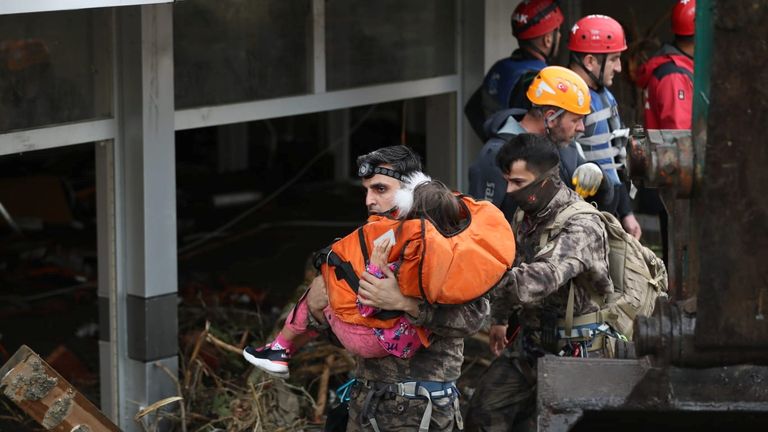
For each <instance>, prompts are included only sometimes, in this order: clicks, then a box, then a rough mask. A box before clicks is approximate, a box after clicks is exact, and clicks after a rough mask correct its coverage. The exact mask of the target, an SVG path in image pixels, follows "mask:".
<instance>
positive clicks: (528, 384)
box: [466, 134, 613, 431]
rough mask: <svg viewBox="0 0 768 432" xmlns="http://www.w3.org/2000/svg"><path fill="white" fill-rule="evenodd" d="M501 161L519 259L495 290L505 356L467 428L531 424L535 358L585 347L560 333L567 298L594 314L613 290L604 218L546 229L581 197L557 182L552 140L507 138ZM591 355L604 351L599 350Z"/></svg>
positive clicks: (480, 391) (478, 397)
mask: <svg viewBox="0 0 768 432" xmlns="http://www.w3.org/2000/svg"><path fill="white" fill-rule="evenodd" d="M497 161H498V164H499V167H500V168H501V169H502V171H503V172H504V176H505V178H506V180H507V183H508V186H507V192H508V193H509V194H510V196H511V197H512V199H514V201H515V202H516V203H517V205H518V206H519V208H520V216H522V217H521V218H520V220H519V222H518V221H517V217H518V216H516V223H515V224H514V225H513V230H514V232H515V237H516V239H517V248H518V249H517V250H518V257H517V259H516V263H515V266H514V267H513V268H512V269H511V270H509V271H508V272H507V274H506V275H505V276H504V277H503V278H502V279H501V281H500V282H499V284H498V285H497V287H496V288H495V289H494V291H493V292H492V294H491V298H492V302H491V324H492V325H491V329H490V334H489V336H490V345H491V351H492V352H493V354H494V355H499V354H501V355H500V357H498V358H496V359H495V360H494V361H493V363H491V365H490V366H489V367H488V369H487V370H486V371H485V373H484V374H483V376H482V377H481V378H480V380H479V383H478V386H477V388H476V391H475V394H474V395H473V396H472V399H471V401H470V403H469V409H468V412H467V419H466V424H467V430H468V431H509V430H512V429H513V428H515V427H523V428H530V427H531V426H533V424H534V422H535V419H534V417H533V415H534V412H535V405H536V362H537V359H538V358H539V357H541V356H543V355H545V354H548V353H549V354H557V353H559V352H561V350H562V351H563V352H564V353H565V355H577V356H578V355H579V354H580V348H575V347H571V346H570V345H566V344H564V340H563V339H557V336H556V335H557V334H558V328H559V327H562V326H563V325H562V321H563V319H564V318H565V316H566V310H567V309H568V308H569V306H568V304H571V305H572V308H571V310H572V312H573V314H574V315H577V316H578V315H585V314H589V313H591V312H596V311H598V310H599V309H600V305H599V303H598V301H601V300H600V299H602V297H603V296H605V295H606V294H608V293H611V292H613V285H612V283H611V279H610V276H609V269H608V239H607V235H606V232H605V229H604V227H603V225H602V222H601V221H600V218H599V216H597V215H595V214H578V215H575V216H573V217H571V218H569V219H568V220H567V221H565V223H564V226H563V227H562V229H561V230H560V231H559V233H558V234H556V235H554V236H553V237H552V238H549V237H548V235H547V233H548V228H549V227H550V225H551V224H552V223H553V222H554V220H555V217H556V216H557V215H558V213H559V212H560V211H561V210H563V209H565V208H566V207H568V206H569V205H571V204H572V203H574V202H576V201H580V200H581V198H580V197H579V196H578V195H577V194H576V193H575V192H573V191H572V190H571V189H569V188H568V187H566V186H565V185H564V184H563V183H562V182H561V181H560V176H559V174H558V168H557V164H558V161H559V158H558V154H557V150H556V148H555V147H554V145H552V144H551V143H550V142H549V140H548V139H547V138H546V137H542V136H539V135H532V134H521V135H517V136H515V137H514V138H512V139H511V140H510V141H509V142H508V143H506V144H504V146H503V147H502V148H501V150H500V151H499V154H498V158H497ZM542 236H543V237H542ZM542 239H545V241H542ZM590 293H591V294H590ZM514 314H517V315H519V322H520V323H521V327H519V329H518V330H515V331H514V332H512V336H511V337H510V338H508V336H507V323H508V322H509V319H510V317H512V316H513V315H514ZM566 327H567V325H566ZM574 328H575V327H574ZM510 339H511V343H510ZM507 346H509V348H506V347H507ZM579 346H581V345H579ZM505 348H506V349H505ZM566 351H567V352H566ZM589 354H590V356H600V352H599V351H595V352H590V353H589ZM533 430H535V428H533Z"/></svg>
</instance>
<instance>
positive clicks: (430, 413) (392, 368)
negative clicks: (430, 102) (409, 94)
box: [307, 146, 490, 432]
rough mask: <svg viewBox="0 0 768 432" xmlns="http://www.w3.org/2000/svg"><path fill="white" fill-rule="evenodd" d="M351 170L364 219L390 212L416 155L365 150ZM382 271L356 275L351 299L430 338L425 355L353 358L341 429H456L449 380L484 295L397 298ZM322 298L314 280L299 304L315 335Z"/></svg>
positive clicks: (479, 316) (483, 310) (480, 318)
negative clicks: (457, 301) (450, 299)
mask: <svg viewBox="0 0 768 432" xmlns="http://www.w3.org/2000/svg"><path fill="white" fill-rule="evenodd" d="M357 164H358V167H359V171H358V175H359V176H360V177H361V178H362V183H363V187H364V188H365V190H366V206H367V207H368V211H369V212H371V213H387V212H392V211H396V210H397V209H396V208H394V201H395V194H396V192H397V190H399V189H400V188H401V187H402V183H401V181H400V178H403V177H404V176H408V175H410V174H413V173H414V172H416V171H420V170H421V164H420V162H419V159H418V156H417V155H416V154H415V153H413V152H412V151H411V150H410V149H408V148H407V147H404V146H395V147H386V148H383V149H379V150H376V151H373V152H371V153H368V154H366V155H363V156H361V157H359V158H358V160H357ZM382 271H383V272H384V274H385V276H387V277H386V278H384V279H378V278H376V276H373V275H370V274H368V273H365V272H364V273H363V274H362V275H361V277H362V279H361V280H360V291H359V293H360V294H361V295H362V294H363V293H364V294H365V298H366V299H368V300H369V301H370V305H371V306H374V307H378V308H381V309H386V310H391V311H403V312H404V313H405V317H406V318H407V319H408V320H409V321H410V322H411V323H412V324H413V325H414V326H419V327H423V328H425V329H427V330H429V331H430V332H431V333H432V335H433V336H432V338H431V344H430V346H429V348H428V349H420V350H418V351H417V352H416V354H414V355H413V357H411V358H409V359H403V358H399V357H396V356H386V357H381V358H357V360H358V361H357V368H356V371H355V375H356V377H357V382H356V383H355V384H354V386H353V388H352V391H351V396H350V401H349V421H348V422H347V431H377V432H378V431H381V432H386V431H396V430H408V431H411V430H413V431H416V430H420V431H427V430H429V431H452V430H455V429H459V430H462V429H463V423H462V421H461V414H460V413H459V410H458V396H459V395H458V391H457V389H456V386H455V381H456V379H458V378H459V375H460V374H461V365H462V362H463V360H464V337H466V336H469V335H471V334H473V333H475V332H477V331H478V330H479V329H480V328H481V327H482V325H483V322H484V319H485V316H486V315H488V313H489V310H490V306H489V302H488V298H487V296H484V297H481V298H479V299H477V300H475V301H473V302H470V303H467V304H462V305H451V306H450V307H440V306H433V305H429V304H427V303H425V302H424V301H422V300H419V299H416V298H413V297H405V296H403V294H402V293H401V292H400V288H399V286H398V284H397V279H396V278H395V277H394V275H393V274H392V271H391V270H390V269H389V268H388V267H386V266H385V268H383V269H382ZM324 293H325V289H324V283H323V280H322V278H320V279H315V281H313V286H312V287H311V288H310V290H309V292H308V294H307V303H308V306H309V309H310V312H311V315H312V317H313V318H314V320H316V321H317V322H316V323H315V324H314V326H315V327H316V328H318V329H323V325H322V324H320V323H322V322H323V321H324V318H323V316H322V309H323V308H324V307H325V306H326V305H327V304H328V298H327V295H326V294H324Z"/></svg>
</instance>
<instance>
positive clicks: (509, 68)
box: [483, 57, 547, 118]
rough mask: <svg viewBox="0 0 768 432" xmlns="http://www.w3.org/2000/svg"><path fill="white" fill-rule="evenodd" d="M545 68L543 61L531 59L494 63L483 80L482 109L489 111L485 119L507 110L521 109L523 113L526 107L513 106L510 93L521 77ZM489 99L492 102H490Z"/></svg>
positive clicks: (504, 60) (505, 60)
mask: <svg viewBox="0 0 768 432" xmlns="http://www.w3.org/2000/svg"><path fill="white" fill-rule="evenodd" d="M546 66H547V64H546V63H545V62H544V61H543V60H540V59H533V58H522V59H517V58H515V57H508V58H505V59H501V60H499V61H497V62H496V63H494V65H493V66H491V69H490V70H488V73H487V74H486V75H485V79H483V93H484V94H483V98H484V103H483V107H484V108H485V109H486V110H487V111H488V110H489V111H490V112H485V116H486V118H488V117H489V116H490V115H491V114H493V113H494V112H495V111H498V110H503V109H507V108H521V109H522V113H525V111H527V109H526V108H527V107H524V106H513V105H516V103H513V102H515V101H512V100H511V98H512V91H514V90H515V87H516V86H517V83H518V81H520V78H522V76H523V75H525V74H526V73H529V72H538V71H540V70H541V69H543V68H545V67H546ZM489 99H490V100H492V101H493V102H490V101H489ZM491 107H494V108H491Z"/></svg>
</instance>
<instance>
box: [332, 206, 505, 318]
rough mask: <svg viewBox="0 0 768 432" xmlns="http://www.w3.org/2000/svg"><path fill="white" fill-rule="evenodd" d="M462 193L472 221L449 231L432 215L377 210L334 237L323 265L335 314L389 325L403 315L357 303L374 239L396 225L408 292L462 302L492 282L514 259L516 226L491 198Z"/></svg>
mask: <svg viewBox="0 0 768 432" xmlns="http://www.w3.org/2000/svg"><path fill="white" fill-rule="evenodd" d="M459 197H460V204H461V205H462V207H463V213H464V215H466V218H465V220H466V221H467V225H466V226H465V227H464V228H463V229H462V230H461V231H459V232H457V233H454V234H450V235H449V236H445V235H443V234H441V233H440V232H439V231H438V229H437V228H435V226H434V225H433V224H432V222H430V221H429V220H425V219H410V220H398V219H392V218H389V217H386V216H379V215H375V216H371V217H369V218H368V222H367V223H366V224H365V225H363V226H362V227H360V228H358V229H357V230H356V231H355V232H353V233H351V234H349V235H348V236H346V237H344V238H343V239H341V240H339V241H337V242H336V243H334V244H333V245H332V246H331V249H330V251H328V253H327V255H326V257H325V260H324V262H323V263H322V265H321V267H320V270H321V272H322V274H323V277H324V279H325V284H326V287H327V290H328V298H329V301H330V304H331V307H332V308H333V310H334V313H335V314H336V316H338V317H339V318H340V319H341V320H342V321H345V322H347V323H351V324H360V325H364V326H366V327H376V328H389V327H391V326H392V325H393V324H394V322H395V321H396V319H397V316H399V315H400V313H395V312H391V311H382V312H380V313H379V314H377V315H375V316H373V317H363V316H361V315H360V313H359V312H358V309H357V306H356V303H355V301H356V299H357V289H358V282H359V280H360V275H361V274H362V273H363V272H364V271H365V265H366V263H367V261H368V257H369V254H370V252H371V251H372V250H373V241H374V240H375V239H377V238H379V237H380V236H381V235H383V234H385V233H386V232H387V231H389V230H393V231H394V233H395V239H396V243H395V245H394V247H393V248H392V251H391V252H390V255H389V259H388V261H389V262H394V261H400V262H401V264H400V268H399V269H398V271H397V273H396V274H397V281H398V284H399V285H400V291H401V292H402V293H403V294H404V295H406V296H409V297H417V298H420V299H424V300H425V301H426V302H427V303H430V304H462V303H467V302H470V301H472V300H474V299H477V298H479V297H480V296H482V295H483V294H485V293H486V292H488V291H489V290H490V289H491V288H493V287H494V286H495V285H496V283H497V282H498V281H499V280H500V279H501V277H502V276H503V275H504V273H505V272H506V271H507V270H508V269H509V268H510V266H511V265H512V262H513V261H514V259H515V239H514V236H513V234H512V229H511V228H510V226H509V222H507V220H506V219H505V218H504V214H503V213H502V212H501V211H500V210H499V209H498V208H496V206H494V205H493V204H492V203H490V202H488V201H475V200H474V199H473V198H471V197H468V196H463V195H459Z"/></svg>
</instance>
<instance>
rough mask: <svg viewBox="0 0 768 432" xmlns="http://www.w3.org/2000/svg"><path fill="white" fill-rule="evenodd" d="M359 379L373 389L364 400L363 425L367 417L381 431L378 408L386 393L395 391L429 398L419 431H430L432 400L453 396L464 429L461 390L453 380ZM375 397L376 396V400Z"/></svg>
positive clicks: (457, 416)
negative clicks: (377, 415)
mask: <svg viewBox="0 0 768 432" xmlns="http://www.w3.org/2000/svg"><path fill="white" fill-rule="evenodd" d="M359 381H360V382H361V383H363V384H364V385H365V386H366V387H368V388H369V389H371V391H369V392H368V394H367V395H366V396H365V401H364V402H363V414H362V416H361V419H360V421H361V424H362V426H365V421H366V419H367V421H368V423H369V424H370V425H371V427H372V428H373V430H374V431H376V432H380V429H379V426H378V423H377V421H376V409H377V408H378V405H379V400H380V399H381V397H382V396H383V395H384V394H386V393H394V394H396V395H398V396H402V397H405V398H409V399H426V400H427V407H426V409H425V410H424V415H422V416H421V422H420V423H419V432H429V422H430V421H431V420H432V406H433V403H432V401H433V400H435V399H442V398H446V397H450V398H453V409H454V417H455V420H456V426H457V428H458V429H459V430H463V429H464V420H463V418H462V417H461V411H460V407H459V397H458V396H459V390H458V389H457V388H456V384H455V383H454V382H453V381H448V382H440V381H405V382H399V383H394V384H388V383H380V382H376V381H369V380H359ZM433 389H434V390H433ZM374 398H376V399H375V402H374Z"/></svg>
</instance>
